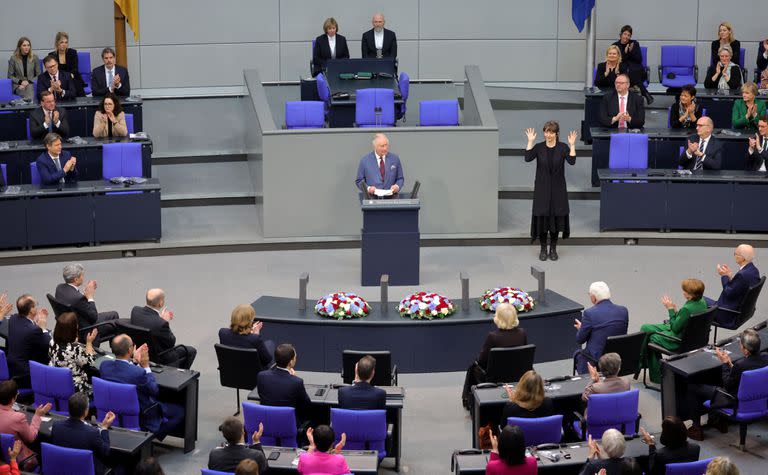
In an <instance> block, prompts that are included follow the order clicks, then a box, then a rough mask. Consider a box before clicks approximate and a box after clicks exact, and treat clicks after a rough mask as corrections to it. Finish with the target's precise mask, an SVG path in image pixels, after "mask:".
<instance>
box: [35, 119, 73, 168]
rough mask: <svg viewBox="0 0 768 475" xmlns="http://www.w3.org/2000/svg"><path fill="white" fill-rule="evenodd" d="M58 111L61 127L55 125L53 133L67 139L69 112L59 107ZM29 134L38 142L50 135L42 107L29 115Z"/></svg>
mask: <svg viewBox="0 0 768 475" xmlns="http://www.w3.org/2000/svg"><path fill="white" fill-rule="evenodd" d="M56 111H58V113H59V126H58V127H56V124H53V132H54V133H56V134H59V135H61V137H62V138H67V137H69V122H68V121H67V111H66V109H63V108H61V107H57V108H56ZM29 132H30V134H31V135H32V138H33V139H38V140H42V139H43V138H44V137H45V134H47V133H48V129H46V128H45V112H43V108H42V107H38V108H37V109H34V110H32V112H30V113H29ZM62 165H63V164H62Z"/></svg>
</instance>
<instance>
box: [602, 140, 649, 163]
mask: <svg viewBox="0 0 768 475" xmlns="http://www.w3.org/2000/svg"><path fill="white" fill-rule="evenodd" d="M608 168H638V169H646V168H648V134H611V144H610V152H609V155H608Z"/></svg>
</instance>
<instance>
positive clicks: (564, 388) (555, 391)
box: [472, 375, 589, 406]
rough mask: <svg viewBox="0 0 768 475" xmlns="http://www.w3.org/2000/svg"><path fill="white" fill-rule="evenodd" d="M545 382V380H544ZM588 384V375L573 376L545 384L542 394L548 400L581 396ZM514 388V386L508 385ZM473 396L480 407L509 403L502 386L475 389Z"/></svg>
mask: <svg viewBox="0 0 768 475" xmlns="http://www.w3.org/2000/svg"><path fill="white" fill-rule="evenodd" d="M545 381H546V380H545ZM588 382H589V376H588V375H581V376H573V377H570V378H569V379H567V380H565V381H557V382H553V383H547V384H545V386H544V394H545V395H546V397H548V398H550V399H564V398H572V397H576V396H579V397H580V396H581V394H582V393H583V392H584V388H585V387H586V386H587V383H588ZM510 386H512V387H514V386H515V384H510ZM472 392H473V394H474V397H475V400H476V401H477V404H479V405H480V406H483V405H487V404H505V403H506V402H507V401H509V397H508V396H507V392H506V390H504V387H503V386H498V387H495V388H477V387H475V388H474V389H473V391H472Z"/></svg>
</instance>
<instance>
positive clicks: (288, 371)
mask: <svg viewBox="0 0 768 475" xmlns="http://www.w3.org/2000/svg"><path fill="white" fill-rule="evenodd" d="M275 369H281V370H283V371H285V372H286V373H290V372H291V371H290V370H289V369H288V368H281V367H279V366H277V365H275Z"/></svg>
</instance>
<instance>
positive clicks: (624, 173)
mask: <svg viewBox="0 0 768 475" xmlns="http://www.w3.org/2000/svg"><path fill="white" fill-rule="evenodd" d="M597 176H598V177H599V178H600V180H603V181H610V180H637V179H641V180H643V181H679V182H690V181H709V182H739V183H766V184H768V173H766V172H755V171H748V170H697V171H695V172H693V173H691V174H690V175H679V174H678V173H677V170H670V169H652V170H649V169H629V168H627V169H621V168H601V169H599V170H598V171H597Z"/></svg>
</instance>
